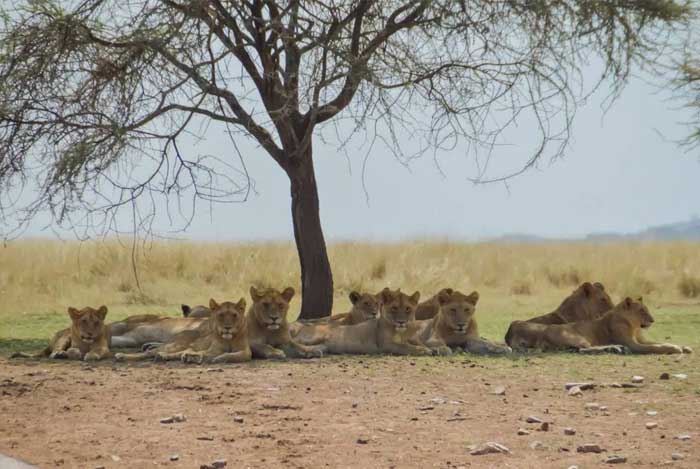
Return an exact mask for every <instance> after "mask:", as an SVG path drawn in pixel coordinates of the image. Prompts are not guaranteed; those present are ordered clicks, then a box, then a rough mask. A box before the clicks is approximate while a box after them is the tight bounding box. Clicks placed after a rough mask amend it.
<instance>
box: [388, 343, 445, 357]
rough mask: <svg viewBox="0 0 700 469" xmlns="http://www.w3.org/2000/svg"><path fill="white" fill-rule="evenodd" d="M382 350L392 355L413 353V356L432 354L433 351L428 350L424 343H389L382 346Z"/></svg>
mask: <svg viewBox="0 0 700 469" xmlns="http://www.w3.org/2000/svg"><path fill="white" fill-rule="evenodd" d="M382 352H384V353H391V354H394V355H415V356H425V355H432V354H433V351H432V350H430V349H429V348H428V347H426V346H425V345H413V344H408V343H406V344H396V343H390V344H386V345H385V346H384V347H383V350H382Z"/></svg>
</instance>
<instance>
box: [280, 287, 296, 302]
mask: <svg viewBox="0 0 700 469" xmlns="http://www.w3.org/2000/svg"><path fill="white" fill-rule="evenodd" d="M293 297H294V289H293V288H292V287H287V288H285V289H284V291H283V292H282V298H284V299H285V300H287V302H289V301H291V300H292V298H293Z"/></svg>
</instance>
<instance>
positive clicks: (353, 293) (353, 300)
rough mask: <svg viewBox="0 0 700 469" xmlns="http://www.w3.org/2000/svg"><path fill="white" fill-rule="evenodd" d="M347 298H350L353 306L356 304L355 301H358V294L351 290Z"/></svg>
mask: <svg viewBox="0 0 700 469" xmlns="http://www.w3.org/2000/svg"><path fill="white" fill-rule="evenodd" d="M348 297H349V298H350V303H352V304H355V303H357V300H359V299H360V294H359V293H357V292H356V291H355V290H353V291H351V292H350V295H348Z"/></svg>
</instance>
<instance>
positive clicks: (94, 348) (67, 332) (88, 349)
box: [12, 306, 112, 361]
mask: <svg viewBox="0 0 700 469" xmlns="http://www.w3.org/2000/svg"><path fill="white" fill-rule="evenodd" d="M68 314H69V316H70V319H71V326H70V328H68V329H63V330H61V331H58V332H57V333H56V334H55V335H54V336H53V338H52V339H51V341H50V342H49V345H48V346H47V347H46V348H45V349H44V350H42V351H41V352H39V353H37V354H28V353H23V352H18V353H15V354H13V355H12V357H13V358H16V357H24V358H39V357H49V358H68V359H70V360H85V361H94V360H101V359H103V358H108V357H111V356H112V354H111V352H110V350H109V347H110V332H109V327H108V326H105V316H107V307H106V306H100V307H99V308H98V309H94V308H90V307H86V308H83V309H81V310H77V309H75V308H73V307H69V308H68Z"/></svg>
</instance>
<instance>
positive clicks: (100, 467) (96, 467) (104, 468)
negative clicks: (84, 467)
mask: <svg viewBox="0 0 700 469" xmlns="http://www.w3.org/2000/svg"><path fill="white" fill-rule="evenodd" d="M95 469H107V468H106V467H104V466H95Z"/></svg>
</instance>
